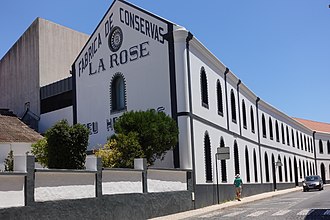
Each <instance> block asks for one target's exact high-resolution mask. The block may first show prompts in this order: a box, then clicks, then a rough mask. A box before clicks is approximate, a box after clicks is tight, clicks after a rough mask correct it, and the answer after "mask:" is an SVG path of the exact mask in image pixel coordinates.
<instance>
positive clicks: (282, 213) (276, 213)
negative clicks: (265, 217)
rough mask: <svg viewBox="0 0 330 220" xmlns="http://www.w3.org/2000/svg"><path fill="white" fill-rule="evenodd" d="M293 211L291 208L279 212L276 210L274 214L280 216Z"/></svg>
mask: <svg viewBox="0 0 330 220" xmlns="http://www.w3.org/2000/svg"><path fill="white" fill-rule="evenodd" d="M289 212H291V210H280V211H278V212H275V213H274V214H272V216H280V215H285V214H286V213H289Z"/></svg>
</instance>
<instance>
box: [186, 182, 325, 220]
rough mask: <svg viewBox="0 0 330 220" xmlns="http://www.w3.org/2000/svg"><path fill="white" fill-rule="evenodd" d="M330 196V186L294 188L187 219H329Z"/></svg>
mask: <svg viewBox="0 0 330 220" xmlns="http://www.w3.org/2000/svg"><path fill="white" fill-rule="evenodd" d="M329 198H330V188H329V187H325V188H324V190H323V191H309V192H302V191H297V192H292V193H288V194H285V195H281V196H276V197H273V198H267V199H263V200H259V201H256V202H251V203H247V204H242V205H239V206H235V207H232V208H226V209H221V210H215V211H212V212H208V213H204V214H201V215H197V216H194V217H190V218H186V219H260V220H261V219H307V220H308V219H330V199H329ZM243 200H244V198H243Z"/></svg>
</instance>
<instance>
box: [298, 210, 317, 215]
mask: <svg viewBox="0 0 330 220" xmlns="http://www.w3.org/2000/svg"><path fill="white" fill-rule="evenodd" d="M313 211H314V210H311V209H303V210H302V211H300V212H298V213H297V215H308V214H311V213H312V212H313Z"/></svg>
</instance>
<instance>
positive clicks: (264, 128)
mask: <svg viewBox="0 0 330 220" xmlns="http://www.w3.org/2000/svg"><path fill="white" fill-rule="evenodd" d="M261 124H262V136H263V137H264V138H266V137H267V135H266V120H265V116H264V114H262V116H261Z"/></svg>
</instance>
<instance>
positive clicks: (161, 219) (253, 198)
mask: <svg viewBox="0 0 330 220" xmlns="http://www.w3.org/2000/svg"><path fill="white" fill-rule="evenodd" d="M324 186H326V185H324ZM295 191H302V187H295V188H290V189H284V190H278V191H273V192H266V193H261V194H258V195H253V196H248V197H244V198H242V200H241V201H240V202H239V201H229V202H225V203H221V204H218V205H212V206H207V207H204V208H200V209H194V210H190V211H186V212H180V213H176V214H172V215H167V216H162V217H157V218H153V219H151V220H165V219H171V220H175V219H184V218H189V217H194V216H196V215H202V214H205V213H208V212H212V211H216V210H221V209H224V208H228V207H233V206H237V205H241V204H245V203H249V202H253V201H257V200H261V199H266V198H270V197H274V196H278V195H282V194H286V193H290V192H295Z"/></svg>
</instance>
